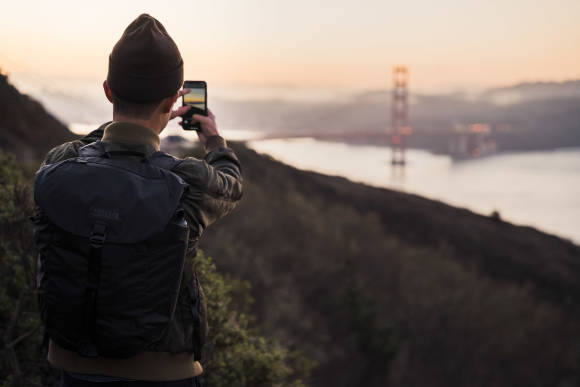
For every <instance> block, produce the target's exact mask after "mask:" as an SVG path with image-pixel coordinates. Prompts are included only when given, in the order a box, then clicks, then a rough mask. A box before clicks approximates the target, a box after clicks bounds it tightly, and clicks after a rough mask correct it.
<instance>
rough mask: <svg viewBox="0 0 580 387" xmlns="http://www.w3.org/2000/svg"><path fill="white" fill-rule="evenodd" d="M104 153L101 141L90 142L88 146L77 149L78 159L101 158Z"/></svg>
mask: <svg viewBox="0 0 580 387" xmlns="http://www.w3.org/2000/svg"><path fill="white" fill-rule="evenodd" d="M105 153H106V152H105V148H104V147H103V144H102V143H101V140H97V141H95V142H91V143H90V144H88V145H85V146H83V147H81V148H79V156H80V157H103V156H104V155H105Z"/></svg>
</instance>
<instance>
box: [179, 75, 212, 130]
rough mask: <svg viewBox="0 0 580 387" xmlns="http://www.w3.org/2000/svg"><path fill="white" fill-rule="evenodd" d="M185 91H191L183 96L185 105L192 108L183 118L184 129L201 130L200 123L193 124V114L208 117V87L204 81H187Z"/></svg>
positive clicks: (184, 86)
mask: <svg viewBox="0 0 580 387" xmlns="http://www.w3.org/2000/svg"><path fill="white" fill-rule="evenodd" d="M183 88H184V89H189V93H187V94H184V95H183V105H184V106H185V105H189V106H191V108H190V109H189V110H188V112H187V113H186V114H184V116H183V129H186V130H199V129H200V127H199V123H197V122H191V120H190V118H191V116H192V115H193V114H201V115H204V116H207V86H206V83H205V82H204V81H185V83H184V84H183Z"/></svg>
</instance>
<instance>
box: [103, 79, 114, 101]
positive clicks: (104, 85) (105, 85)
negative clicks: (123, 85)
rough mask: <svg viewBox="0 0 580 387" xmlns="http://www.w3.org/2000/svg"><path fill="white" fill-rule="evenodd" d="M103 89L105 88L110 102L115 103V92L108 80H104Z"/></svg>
mask: <svg viewBox="0 0 580 387" xmlns="http://www.w3.org/2000/svg"><path fill="white" fill-rule="evenodd" d="M103 90H105V95H106V96H107V99H108V100H109V102H111V103H113V94H112V93H111V88H110V87H109V84H108V83H107V81H106V80H104V81H103Z"/></svg>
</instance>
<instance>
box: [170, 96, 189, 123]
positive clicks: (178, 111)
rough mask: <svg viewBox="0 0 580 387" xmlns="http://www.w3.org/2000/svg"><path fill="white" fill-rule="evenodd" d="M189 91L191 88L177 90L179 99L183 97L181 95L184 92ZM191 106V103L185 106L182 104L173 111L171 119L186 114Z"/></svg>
mask: <svg viewBox="0 0 580 387" xmlns="http://www.w3.org/2000/svg"><path fill="white" fill-rule="evenodd" d="M187 93H189V89H183V90H179V91H178V92H177V99H179V98H181V96H182V95H183V94H187ZM190 108H191V106H189V105H185V106H180V107H178V108H177V109H175V110H172V111H171V117H169V119H170V120H172V119H174V118H175V117H179V116H182V115H184V114H185V113H186V112H187V111H188V110H189V109H190Z"/></svg>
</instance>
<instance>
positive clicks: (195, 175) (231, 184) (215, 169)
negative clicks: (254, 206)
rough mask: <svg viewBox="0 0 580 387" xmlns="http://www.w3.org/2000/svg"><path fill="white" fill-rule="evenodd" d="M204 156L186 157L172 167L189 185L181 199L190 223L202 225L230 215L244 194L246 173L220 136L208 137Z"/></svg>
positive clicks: (200, 230)
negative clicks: (243, 172)
mask: <svg viewBox="0 0 580 387" xmlns="http://www.w3.org/2000/svg"><path fill="white" fill-rule="evenodd" d="M205 151H206V152H207V153H206V155H205V157H204V158H203V159H197V158H194V157H187V158H185V159H183V161H181V162H180V163H179V164H177V165H176V166H175V167H174V168H173V169H172V171H173V172H174V173H175V174H177V175H178V176H180V177H181V178H182V179H183V180H184V181H185V182H186V183H187V184H188V186H189V188H188V190H187V191H186V193H185V196H184V197H183V199H182V205H183V208H184V210H185V212H186V216H187V217H188V220H189V224H190V227H192V226H194V225H195V224H199V226H200V227H201V228H200V229H199V230H194V229H193V227H192V230H191V231H193V232H196V231H197V233H198V235H201V232H202V231H203V229H205V228H206V227H208V226H209V225H210V224H212V223H213V222H215V221H216V220H218V219H219V218H221V217H223V216H225V215H227V214H228V213H229V212H230V211H231V210H232V209H234V207H235V206H236V205H237V203H238V202H239V200H240V199H241V198H242V194H243V177H242V168H241V165H240V162H239V160H238V158H237V156H236V154H235V153H234V151H233V150H232V149H231V148H228V147H227V145H226V142H225V140H224V139H223V138H221V137H220V136H211V137H209V138H208V139H207V142H206V147H205Z"/></svg>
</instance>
